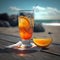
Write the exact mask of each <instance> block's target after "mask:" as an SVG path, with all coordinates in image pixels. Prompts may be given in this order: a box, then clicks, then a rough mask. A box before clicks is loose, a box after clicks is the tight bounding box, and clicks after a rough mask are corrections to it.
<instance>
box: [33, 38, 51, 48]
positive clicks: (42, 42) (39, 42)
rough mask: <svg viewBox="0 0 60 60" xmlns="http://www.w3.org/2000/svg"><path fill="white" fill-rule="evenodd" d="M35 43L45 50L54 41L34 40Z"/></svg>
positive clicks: (47, 39) (45, 39) (48, 39)
mask: <svg viewBox="0 0 60 60" xmlns="http://www.w3.org/2000/svg"><path fill="white" fill-rule="evenodd" d="M33 42H34V43H35V44H36V45H37V46H39V47H42V48H45V47H47V46H49V45H50V44H51V43H52V39H51V38H34V39H33Z"/></svg>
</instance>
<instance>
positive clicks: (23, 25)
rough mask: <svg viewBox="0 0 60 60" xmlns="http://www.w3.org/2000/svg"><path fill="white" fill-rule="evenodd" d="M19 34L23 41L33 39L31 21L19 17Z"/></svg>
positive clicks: (24, 17)
mask: <svg viewBox="0 0 60 60" xmlns="http://www.w3.org/2000/svg"><path fill="white" fill-rule="evenodd" d="M18 19H19V20H20V22H19V34H20V37H21V38H22V39H23V40H29V39H30V38H31V37H32V33H33V29H32V27H31V26H30V21H29V19H28V17H26V16H19V17H18Z"/></svg>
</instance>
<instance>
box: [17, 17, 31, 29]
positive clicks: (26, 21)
mask: <svg viewBox="0 0 60 60" xmlns="http://www.w3.org/2000/svg"><path fill="white" fill-rule="evenodd" d="M18 23H19V25H18V26H19V27H25V28H28V27H30V22H29V19H28V17H26V16H19V17H18Z"/></svg>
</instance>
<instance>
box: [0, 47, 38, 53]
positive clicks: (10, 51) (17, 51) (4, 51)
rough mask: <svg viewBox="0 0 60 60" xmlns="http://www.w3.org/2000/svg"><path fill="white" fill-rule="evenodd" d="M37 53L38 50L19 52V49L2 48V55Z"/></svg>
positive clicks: (0, 49)
mask: <svg viewBox="0 0 60 60" xmlns="http://www.w3.org/2000/svg"><path fill="white" fill-rule="evenodd" d="M35 52H37V50H24V51H22V50H17V49H12V48H4V49H2V48H0V53H16V54H19V53H22V54H29V53H35Z"/></svg>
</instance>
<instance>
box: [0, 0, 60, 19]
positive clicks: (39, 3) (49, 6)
mask: <svg viewBox="0 0 60 60" xmlns="http://www.w3.org/2000/svg"><path fill="white" fill-rule="evenodd" d="M21 9H26V10H27V9H28V10H29V9H30V10H32V9H34V10H35V19H60V0H0V13H5V12H7V13H8V14H17V13H18V10H21ZM38 15H39V16H38ZM54 17H55V18H54Z"/></svg>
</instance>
